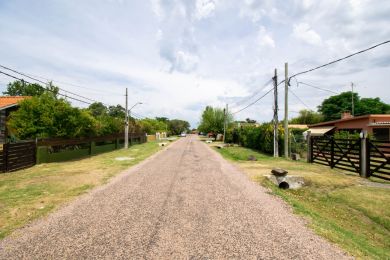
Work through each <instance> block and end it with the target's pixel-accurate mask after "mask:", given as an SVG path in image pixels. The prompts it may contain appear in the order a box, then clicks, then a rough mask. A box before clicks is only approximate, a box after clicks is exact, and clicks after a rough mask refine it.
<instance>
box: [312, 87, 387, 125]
mask: <svg viewBox="0 0 390 260" xmlns="http://www.w3.org/2000/svg"><path fill="white" fill-rule="evenodd" d="M353 99H354V103H355V115H366V114H386V113H389V112H390V105H389V104H386V103H383V102H382V101H381V100H380V99H379V98H362V99H360V97H359V95H358V94H357V93H353ZM318 111H319V112H320V113H321V114H322V115H323V116H324V120H325V121H329V120H335V119H340V116H341V113H342V112H344V111H352V92H351V91H348V92H343V93H341V94H339V95H335V96H331V97H329V98H327V99H325V100H324V101H323V102H322V104H321V105H320V106H319V107H318Z"/></svg>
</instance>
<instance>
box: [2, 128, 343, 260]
mask: <svg viewBox="0 0 390 260" xmlns="http://www.w3.org/2000/svg"><path fill="white" fill-rule="evenodd" d="M20 258H25V259H64V258H66V259H81V258H82V259H92V258H100V259H101V258H104V259H141V258H142V259H145V258H146V259H188V258H195V259H198V258H202V259H203V258H204V259H226V258H236V259H237V258H239V259H248V258H249V259H256V258H257V259H343V258H346V256H345V255H344V253H343V252H342V251H341V250H339V249H338V248H337V247H336V246H334V245H331V244H330V243H329V242H327V241H325V240H324V239H322V238H320V237H318V236H317V235H315V234H313V232H312V231H310V230H309V229H308V228H307V227H306V226H305V223H304V221H303V220H302V219H301V218H299V217H297V216H295V215H293V214H292V210H291V208H290V207H289V206H287V205H286V204H285V203H284V202H283V201H281V200H280V199H279V198H277V197H275V196H272V195H270V194H268V193H267V190H266V189H264V188H263V187H261V186H259V185H257V184H255V183H252V182H251V181H250V180H249V179H248V178H247V177H246V175H245V174H243V173H242V172H240V170H239V169H237V168H236V167H235V166H233V165H232V164H230V163H229V162H227V161H226V160H224V159H223V158H222V157H221V156H220V155H219V154H217V153H216V152H215V151H213V150H212V149H210V148H209V147H208V146H206V145H205V144H204V143H202V142H201V141H199V140H198V139H197V137H195V136H188V137H185V138H182V139H180V140H179V141H177V142H175V143H173V144H172V145H170V146H168V148H167V149H165V150H163V151H161V152H159V153H157V154H156V155H154V156H152V157H150V158H149V159H147V160H145V161H144V162H142V163H141V164H139V165H137V166H135V167H133V168H131V169H129V170H127V171H126V172H124V173H123V174H121V175H119V176H117V177H115V178H114V179H113V180H112V181H111V182H110V183H109V184H107V185H105V186H103V187H100V188H98V189H95V190H94V191H92V192H91V193H89V194H87V195H84V196H82V197H81V198H79V199H77V200H76V201H74V202H72V203H70V204H69V205H67V206H65V207H62V208H61V209H60V210H58V211H57V212H55V213H53V214H50V215H49V216H48V217H46V218H43V219H41V220H39V221H36V222H34V223H32V224H31V225H30V226H28V227H25V228H22V229H20V230H18V231H16V232H15V233H14V234H13V235H11V236H9V237H8V238H6V239H4V240H3V241H1V242H0V259H20Z"/></svg>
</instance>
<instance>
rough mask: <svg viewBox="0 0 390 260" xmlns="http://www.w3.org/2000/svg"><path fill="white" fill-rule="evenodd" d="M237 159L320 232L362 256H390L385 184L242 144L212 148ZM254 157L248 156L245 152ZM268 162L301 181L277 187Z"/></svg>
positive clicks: (388, 192) (389, 216) (388, 191)
mask: <svg viewBox="0 0 390 260" xmlns="http://www.w3.org/2000/svg"><path fill="white" fill-rule="evenodd" d="M217 150H218V152H220V153H221V154H222V155H223V156H224V157H225V158H227V159H229V160H232V161H234V162H236V163H237V164H238V165H239V166H240V167H241V168H242V169H243V170H244V171H245V172H246V173H247V174H248V175H249V176H250V177H251V178H252V179H253V180H254V181H256V182H258V183H260V184H262V185H264V186H266V187H268V188H270V190H271V191H272V193H273V194H276V195H278V196H280V197H281V198H283V199H284V200H285V201H286V202H287V203H289V204H290V205H291V206H292V207H293V209H294V212H295V213H297V214H299V215H302V216H304V217H305V218H307V219H308V220H309V226H310V227H311V228H312V229H313V230H314V231H315V232H316V233H317V234H319V235H321V236H323V237H325V238H326V239H328V240H329V241H331V242H334V243H336V244H338V245H339V246H340V247H341V248H343V249H344V250H346V251H347V252H348V253H350V254H351V255H353V256H355V257H357V258H364V259H390V207H389V205H390V189H389V188H384V187H379V186H380V185H378V187H371V186H368V185H366V182H367V180H364V179H362V178H360V177H358V176H356V175H354V174H352V173H347V172H341V171H337V170H333V169H330V168H329V167H326V166H321V165H316V164H308V163H305V162H295V161H290V160H285V159H282V158H273V157H271V156H268V155H264V154H261V153H258V152H256V151H254V150H251V149H247V148H242V147H227V148H223V149H217ZM249 155H253V156H255V157H256V158H257V159H258V161H255V162H248V161H247V159H248V156H249ZM273 167H281V168H283V169H286V170H288V171H289V174H292V175H300V176H302V177H303V178H304V179H305V182H306V185H305V186H304V187H303V188H301V189H299V190H281V189H279V188H277V187H276V186H275V185H273V184H272V183H271V182H270V181H268V179H266V178H265V177H264V175H266V174H269V173H270V171H271V169H272V168H273Z"/></svg>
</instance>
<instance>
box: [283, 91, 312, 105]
mask: <svg viewBox="0 0 390 260" xmlns="http://www.w3.org/2000/svg"><path fill="white" fill-rule="evenodd" d="M288 90H289V91H290V92H291V94H293V95H294V96H295V97H296V98H297V99H298V100H299V101H300V102H301V103H302V104H303V105H304V106H305V107H306V108H307V109H309V110H312V109H311V108H310V107H309V106H308V105H306V103H305V102H303V100H302V99H301V98H300V97H298V95H297V94H295V93H294V91H292V89H291V88H288Z"/></svg>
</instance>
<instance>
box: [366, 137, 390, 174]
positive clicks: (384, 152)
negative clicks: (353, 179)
mask: <svg viewBox="0 0 390 260" xmlns="http://www.w3.org/2000/svg"><path fill="white" fill-rule="evenodd" d="M367 146H368V152H367V163H368V165H369V166H368V167H367V171H368V175H369V176H375V177H377V178H381V179H385V180H389V181H390V143H385V142H381V141H371V140H369V141H368V145H367Z"/></svg>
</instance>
